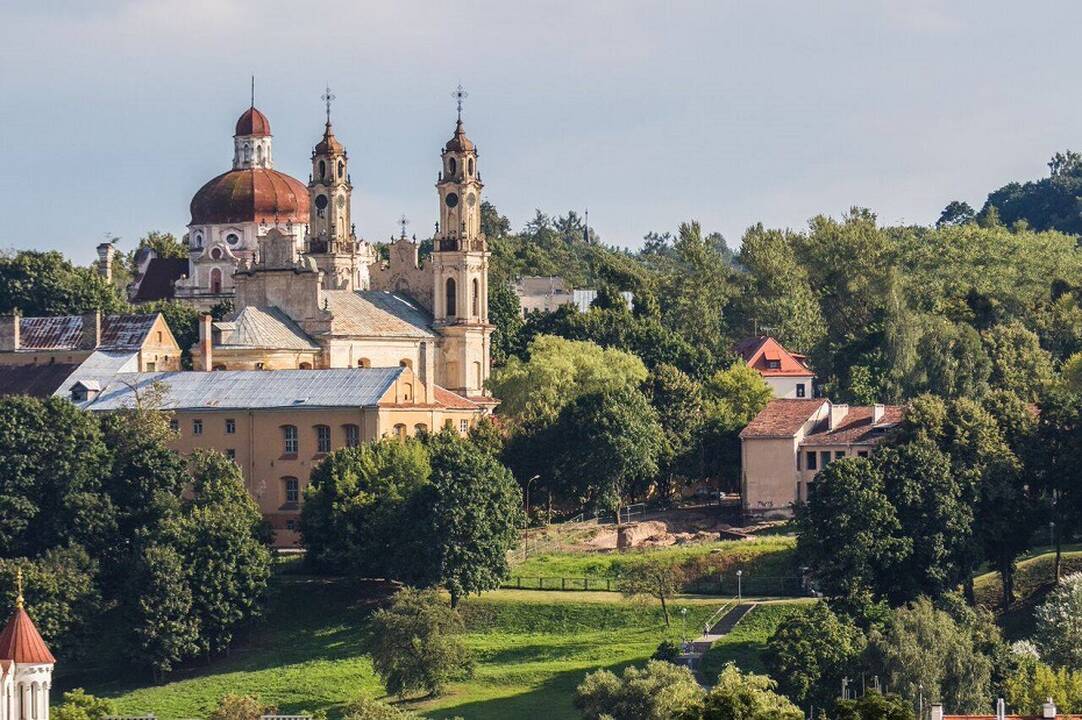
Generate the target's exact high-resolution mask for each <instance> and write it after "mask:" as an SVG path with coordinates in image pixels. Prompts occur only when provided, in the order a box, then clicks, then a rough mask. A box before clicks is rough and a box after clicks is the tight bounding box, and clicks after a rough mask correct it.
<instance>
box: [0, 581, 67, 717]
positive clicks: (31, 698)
mask: <svg viewBox="0 0 1082 720" xmlns="http://www.w3.org/2000/svg"><path fill="white" fill-rule="evenodd" d="M55 664H56V659H55V658H53V654H52V653H51V652H49V648H48V647H47V646H46V645H45V641H44V640H42V638H41V634H40V633H38V629H37V628H36V627H34V622H33V621H32V620H31V619H30V616H29V615H27V613H26V610H24V609H23V596H22V589H21V588H20V589H19V597H18V599H17V600H16V601H15V612H14V613H13V614H12V616H11V618H10V619H9V620H8V622H7V625H5V626H4V629H3V631H2V632H0V718H5V719H6V720H46V719H47V718H48V717H49V687H50V686H51V685H52V679H53V665H55Z"/></svg>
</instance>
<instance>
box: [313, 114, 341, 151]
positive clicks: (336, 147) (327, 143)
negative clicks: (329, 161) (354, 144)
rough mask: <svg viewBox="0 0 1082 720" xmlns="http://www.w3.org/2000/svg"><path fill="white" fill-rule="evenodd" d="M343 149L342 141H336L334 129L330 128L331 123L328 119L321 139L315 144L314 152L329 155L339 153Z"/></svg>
mask: <svg viewBox="0 0 1082 720" xmlns="http://www.w3.org/2000/svg"><path fill="white" fill-rule="evenodd" d="M344 149H345V148H343V147H342V143H340V142H338V138H336V137H335V136H334V130H332V129H331V123H330V121H328V122H327V127H326V128H324V130H323V139H322V140H320V141H319V144H318V145H316V153H317V154H319V155H331V154H334V153H340V152H342V151H343V150H344Z"/></svg>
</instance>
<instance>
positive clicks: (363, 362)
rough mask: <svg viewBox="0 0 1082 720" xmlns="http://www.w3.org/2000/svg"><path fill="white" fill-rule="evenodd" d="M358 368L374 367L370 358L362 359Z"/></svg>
mask: <svg viewBox="0 0 1082 720" xmlns="http://www.w3.org/2000/svg"><path fill="white" fill-rule="evenodd" d="M357 367H361V368H370V367H372V361H371V360H369V359H368V358H361V359H359V360H358V361H357Z"/></svg>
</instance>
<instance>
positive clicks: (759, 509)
mask: <svg viewBox="0 0 1082 720" xmlns="http://www.w3.org/2000/svg"><path fill="white" fill-rule="evenodd" d="M797 444H798V440H797V438H796V437H788V438H754V439H747V440H744V441H743V443H741V467H742V468H743V472H742V476H741V486H742V487H741V491H742V492H741V497H742V501H743V507H744V511H745V512H747V513H750V514H756V515H768V516H770V515H789V514H791V513H792V508H793V503H794V502H795V501H796V481H797V470H796V449H797Z"/></svg>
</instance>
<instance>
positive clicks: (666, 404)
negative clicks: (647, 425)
mask: <svg viewBox="0 0 1082 720" xmlns="http://www.w3.org/2000/svg"><path fill="white" fill-rule="evenodd" d="M643 393H644V394H645V395H646V397H647V398H648V399H649V401H650V404H651V405H652V406H653V408H654V410H656V411H657V414H658V421H659V422H660V423H661V427H662V429H663V430H664V432H665V444H664V447H663V451H662V458H661V465H662V468H661V475H660V477H659V488H658V495H659V496H661V497H663V498H668V497H669V496H671V495H672V493H673V492H674V491H675V489H676V487H675V479H674V477H675V476H676V475H683V476H685V477H694V476H696V475H697V474H698V471H699V469H700V468H699V467H698V466H699V465H700V463H698V462H697V459H698V458H697V457H696V455H697V453H696V452H695V450H696V447H695V445H696V441H697V439H698V436H699V433H700V430H701V426H702V422H703V399H702V388H701V387H700V386H699V384H698V383H697V382H695V380H694V379H692V378H691V377H690V376H689V375H688V374H687V373H685V372H683V371H682V370H680V369H679V368H676V367H673V366H672V365H668V364H661V365H658V366H656V367H655V368H654V369H653V370H651V371H650V375H649V377H647V378H646V382H645V383H644V384H643Z"/></svg>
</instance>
